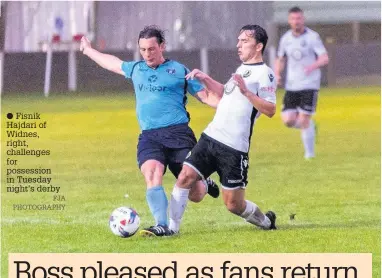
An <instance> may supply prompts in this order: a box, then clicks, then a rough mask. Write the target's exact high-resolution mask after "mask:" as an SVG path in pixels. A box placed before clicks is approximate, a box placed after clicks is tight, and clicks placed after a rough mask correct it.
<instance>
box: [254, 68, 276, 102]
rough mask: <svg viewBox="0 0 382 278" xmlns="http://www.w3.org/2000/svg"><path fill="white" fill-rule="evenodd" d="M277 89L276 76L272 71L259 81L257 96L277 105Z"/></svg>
mask: <svg viewBox="0 0 382 278" xmlns="http://www.w3.org/2000/svg"><path fill="white" fill-rule="evenodd" d="M276 89H277V83H276V78H275V74H274V73H273V71H272V70H271V69H269V70H268V71H267V73H266V74H263V76H261V77H260V79H259V85H258V89H257V95H258V96H259V97H260V98H262V99H264V100H266V101H268V102H271V103H275V104H276Z"/></svg>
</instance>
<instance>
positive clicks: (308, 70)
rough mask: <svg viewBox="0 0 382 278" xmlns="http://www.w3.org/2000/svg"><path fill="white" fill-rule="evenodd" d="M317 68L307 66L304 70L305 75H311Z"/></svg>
mask: <svg viewBox="0 0 382 278" xmlns="http://www.w3.org/2000/svg"><path fill="white" fill-rule="evenodd" d="M314 70H315V68H314V67H313V66H307V67H305V68H304V72H305V75H309V74H311V73H312V71H314Z"/></svg>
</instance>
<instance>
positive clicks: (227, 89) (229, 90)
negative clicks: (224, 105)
mask: <svg viewBox="0 0 382 278" xmlns="http://www.w3.org/2000/svg"><path fill="white" fill-rule="evenodd" d="M235 87H236V85H235V83H234V82H233V81H232V79H230V80H229V81H228V82H227V84H225V85H224V93H225V94H226V95H229V94H230V93H232V92H233V90H234V89H235Z"/></svg>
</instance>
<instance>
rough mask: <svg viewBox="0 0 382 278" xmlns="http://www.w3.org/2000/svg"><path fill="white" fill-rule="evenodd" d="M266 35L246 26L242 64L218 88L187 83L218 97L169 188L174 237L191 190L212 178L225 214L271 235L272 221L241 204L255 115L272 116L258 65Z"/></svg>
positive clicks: (271, 88)
mask: <svg viewBox="0 0 382 278" xmlns="http://www.w3.org/2000/svg"><path fill="white" fill-rule="evenodd" d="M267 40H268V36H267V33H266V31H265V30H264V29H263V28H262V27H260V26H258V25H246V26H244V27H243V28H241V30H240V34H239V37H238V44H237V48H238V55H239V58H240V60H241V61H242V62H243V63H242V64H241V66H240V67H239V68H238V69H237V70H236V73H235V74H233V75H232V78H231V79H230V80H229V81H228V82H227V83H226V84H225V85H224V86H223V85H222V84H220V83H219V82H217V81H215V80H213V79H212V78H211V77H210V76H208V75H207V74H205V73H203V72H201V71H200V70H193V71H192V72H191V73H189V74H188V75H187V76H186V78H197V79H199V80H200V81H201V82H202V83H203V84H204V86H205V87H206V89H207V91H209V93H212V94H215V95H217V96H219V97H221V99H220V101H219V103H218V106H217V111H216V114H215V117H214V119H213V120H212V122H211V123H210V124H209V125H208V126H207V128H206V129H205V130H204V132H203V133H202V135H201V138H200V139H199V141H198V143H197V145H196V146H195V147H194V148H193V149H192V151H191V152H190V153H189V154H188V156H187V157H186V160H185V162H184V164H183V169H182V171H181V173H180V174H179V177H178V180H177V183H176V184H175V186H174V189H173V192H172V195H171V203H170V226H169V228H170V229H171V230H172V231H174V232H175V233H177V232H178V231H179V227H180V222H181V219H182V216H183V213H184V211H185V207H186V204H187V201H188V194H189V192H190V188H191V186H192V184H193V183H194V182H195V181H197V180H200V179H203V177H208V176H210V175H211V174H212V173H213V172H215V171H216V172H217V173H218V175H219V177H220V182H221V184H222V189H223V190H222V192H223V200H224V204H225V205H226V207H227V209H228V210H229V211H230V212H232V213H234V214H236V215H238V216H241V217H242V218H244V219H245V220H246V221H248V222H249V223H251V224H254V225H256V226H258V227H261V228H263V229H267V230H271V229H276V226H275V222H276V215H275V213H274V212H272V211H268V212H267V213H266V214H265V215H264V214H263V213H262V212H261V210H260V209H259V207H258V206H257V205H256V204H254V203H253V202H251V201H248V200H246V199H245V190H244V189H245V188H246V186H247V172H248V161H249V158H248V151H249V145H250V140H251V135H252V128H253V125H254V123H255V121H256V119H257V118H258V117H259V116H260V114H265V115H267V116H268V117H272V116H273V115H274V114H275V112H276V95H275V92H276V80H275V77H274V74H273V71H272V69H270V68H269V67H268V66H267V65H265V64H264V62H263V52H264V49H265V46H266V44H267Z"/></svg>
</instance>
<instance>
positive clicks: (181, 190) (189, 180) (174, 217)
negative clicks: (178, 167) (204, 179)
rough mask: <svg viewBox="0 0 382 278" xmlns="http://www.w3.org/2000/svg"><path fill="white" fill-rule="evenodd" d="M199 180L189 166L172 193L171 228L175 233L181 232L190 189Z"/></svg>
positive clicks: (185, 167) (184, 170)
mask: <svg viewBox="0 0 382 278" xmlns="http://www.w3.org/2000/svg"><path fill="white" fill-rule="evenodd" d="M199 179H200V177H199V175H198V173H197V172H196V171H195V170H194V169H193V168H191V167H189V166H187V165H184V166H183V169H182V171H181V172H180V174H179V177H178V180H177V182H176V184H175V186H174V189H173V191H172V193H171V202H170V225H169V228H170V230H171V231H173V232H174V233H178V232H179V229H180V223H181V221H182V218H183V214H184V211H185V210H186V207H187V202H188V195H189V193H190V188H191V186H192V185H193V184H194V183H195V182H196V181H197V180H199Z"/></svg>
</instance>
